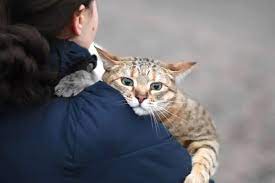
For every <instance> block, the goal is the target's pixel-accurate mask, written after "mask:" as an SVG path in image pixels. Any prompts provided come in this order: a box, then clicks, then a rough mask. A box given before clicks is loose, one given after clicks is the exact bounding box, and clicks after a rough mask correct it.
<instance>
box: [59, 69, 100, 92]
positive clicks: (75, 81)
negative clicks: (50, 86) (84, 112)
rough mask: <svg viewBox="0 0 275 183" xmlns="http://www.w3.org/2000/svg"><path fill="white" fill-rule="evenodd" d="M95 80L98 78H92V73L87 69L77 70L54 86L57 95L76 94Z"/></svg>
mask: <svg viewBox="0 0 275 183" xmlns="http://www.w3.org/2000/svg"><path fill="white" fill-rule="evenodd" d="M95 82H96V80H94V79H93V78H92V75H91V73H89V72H87V71H77V72H75V73H73V74H70V75H68V76H65V77H64V78H62V79H61V80H60V81H59V83H58V85H57V86H56V87H55V88H54V90H55V95H57V96H59V97H71V96H76V95H77V94H79V93H80V92H82V91H83V90H84V89H85V88H86V87H88V86H91V85H93V84H94V83H95Z"/></svg>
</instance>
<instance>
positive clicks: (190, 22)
mask: <svg viewBox="0 0 275 183" xmlns="http://www.w3.org/2000/svg"><path fill="white" fill-rule="evenodd" d="M98 3H99V10H100V19H101V23H100V30H99V34H98V38H97V41H98V42H99V43H100V44H102V45H104V46H105V47H106V48H108V49H110V50H112V51H113V52H116V53H118V54H120V55H136V56H151V57H157V58H160V59H163V60H168V61H173V60H175V61H176V60H181V59H187V60H188V59H189V60H194V61H197V62H199V66H198V67H197V69H195V70H194V72H193V74H191V75H190V76H189V78H188V79H187V80H186V81H185V83H183V85H182V87H183V89H185V90H186V91H187V93H189V95H190V96H192V97H193V98H194V99H197V100H199V101H201V103H203V104H204V105H205V106H206V107H207V108H208V109H209V111H210V112H211V113H212V114H213V116H214V118H215V120H216V124H217V128H218V130H219V133H220V137H221V143H222V149H221V158H220V163H221V164H220V168H219V171H218V173H217V175H216V180H217V182H218V183H233V182H234V183H259V182H263V183H271V182H275V135H274V134H275V132H274V131H275V86H274V85H275V76H274V74H275V62H274V61H275V60H274V58H275V38H274V37H275V14H274V10H275V1H274V0H261V1H260V0H238V1H237V0H192V1H191V0H170V1H168V0H138V1H133V0H114V1H107V0H98Z"/></svg>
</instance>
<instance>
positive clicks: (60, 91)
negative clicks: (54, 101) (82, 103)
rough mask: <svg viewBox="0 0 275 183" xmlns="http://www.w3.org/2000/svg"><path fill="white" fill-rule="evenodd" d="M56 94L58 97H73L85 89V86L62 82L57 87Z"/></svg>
mask: <svg viewBox="0 0 275 183" xmlns="http://www.w3.org/2000/svg"><path fill="white" fill-rule="evenodd" d="M54 90H55V95H57V96H58V97H71V96H76V95H77V94H79V93H80V92H81V91H83V90H84V87H81V86H80V85H75V84H74V83H69V82H60V83H59V84H58V85H57V86H56V87H55V88H54Z"/></svg>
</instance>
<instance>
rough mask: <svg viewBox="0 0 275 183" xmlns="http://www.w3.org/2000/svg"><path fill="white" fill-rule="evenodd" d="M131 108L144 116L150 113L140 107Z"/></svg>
mask: <svg viewBox="0 0 275 183" xmlns="http://www.w3.org/2000/svg"><path fill="white" fill-rule="evenodd" d="M133 110H134V112H135V113H136V114H137V115H138V116H146V115H149V114H150V113H149V112H148V111H146V110H145V109H143V108H142V107H133Z"/></svg>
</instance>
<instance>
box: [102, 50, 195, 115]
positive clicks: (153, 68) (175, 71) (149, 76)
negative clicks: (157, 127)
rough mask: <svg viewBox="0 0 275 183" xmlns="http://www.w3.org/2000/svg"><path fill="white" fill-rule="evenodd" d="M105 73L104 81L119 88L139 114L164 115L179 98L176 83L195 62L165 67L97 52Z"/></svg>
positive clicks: (160, 64) (152, 60) (157, 63)
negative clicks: (160, 113)
mask: <svg viewBox="0 0 275 183" xmlns="http://www.w3.org/2000/svg"><path fill="white" fill-rule="evenodd" d="M97 50H98V52H99V55H100V56H101V58H102V59H103V65H104V68H105V70H106V72H105V74H104V75H103V81H105V82H106V83H108V84H110V85H111V86H112V87H114V88H116V89H117V90H118V91H120V92H121V94H122V95H123V96H124V98H125V99H126V101H127V103H128V104H129V105H130V106H131V107H132V108H133V110H134V111H135V113H136V114H138V115H148V114H153V113H155V112H164V111H165V110H167V106H169V105H170V104H171V103H173V101H174V100H175V98H176V95H177V92H178V89H177V83H179V81H180V80H181V79H182V78H184V77H185V76H186V75H187V74H188V73H189V72H190V70H191V68H192V67H193V66H194V65H195V62H180V63H176V64H165V63H162V62H160V61H158V60H154V59H148V58H138V57H118V56H115V55H113V54H111V53H110V52H108V51H106V50H103V49H99V48H98V49H97Z"/></svg>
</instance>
